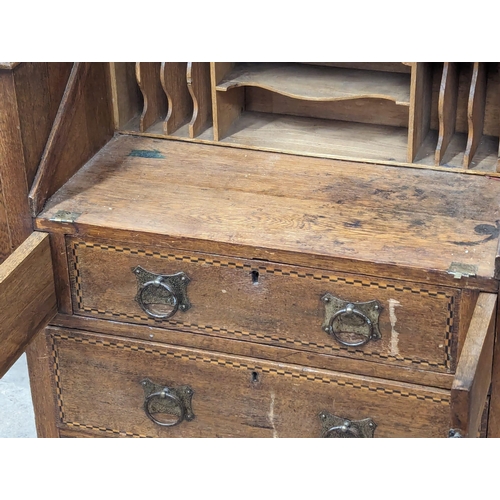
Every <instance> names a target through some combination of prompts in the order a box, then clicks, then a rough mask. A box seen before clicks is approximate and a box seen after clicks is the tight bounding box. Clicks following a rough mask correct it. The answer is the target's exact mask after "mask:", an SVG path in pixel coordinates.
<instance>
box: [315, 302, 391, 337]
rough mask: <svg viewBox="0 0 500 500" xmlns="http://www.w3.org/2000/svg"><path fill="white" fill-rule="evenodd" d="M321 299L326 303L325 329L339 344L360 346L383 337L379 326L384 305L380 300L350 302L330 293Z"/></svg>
mask: <svg viewBox="0 0 500 500" xmlns="http://www.w3.org/2000/svg"><path fill="white" fill-rule="evenodd" d="M321 299H322V301H323V302H324V304H325V320H324V322H323V330H324V331H325V332H326V333H328V334H329V335H331V336H332V337H333V338H334V339H335V340H336V341H337V342H338V343H339V344H342V345H345V346H348V347H358V346H362V345H364V344H366V343H367V342H368V341H370V340H374V339H380V338H381V337H382V336H381V334H380V330H379V326H378V320H379V316H380V312H381V311H382V307H381V305H380V304H379V302H378V301H376V300H371V301H369V302H348V301H346V300H342V299H339V298H338V297H335V296H333V295H332V294H330V293H327V294H325V295H323V297H322V298H321Z"/></svg>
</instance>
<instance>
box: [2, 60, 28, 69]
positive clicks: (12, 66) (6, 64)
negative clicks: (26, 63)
mask: <svg viewBox="0 0 500 500" xmlns="http://www.w3.org/2000/svg"><path fill="white" fill-rule="evenodd" d="M20 64H23V63H22V62H0V69H7V70H9V69H15V68H17V67H18V66H19V65H20Z"/></svg>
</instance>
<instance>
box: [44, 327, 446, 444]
mask: <svg viewBox="0 0 500 500" xmlns="http://www.w3.org/2000/svg"><path fill="white" fill-rule="evenodd" d="M51 337H52V356H53V366H54V372H55V373H56V378H55V382H56V395H57V402H58V407H59V417H60V422H61V424H64V425H66V426H68V427H76V428H80V429H88V430H95V431H100V432H107V433H111V434H115V435H122V436H130V437H154V436H148V435H145V434H135V433H131V432H128V431H124V430H117V429H111V428H108V427H104V426H99V425H93V424H84V423H82V422H72V421H69V420H68V421H67V420H66V415H65V412H64V402H63V395H64V388H63V385H62V382H61V374H60V368H59V365H60V363H59V352H58V345H57V344H58V341H69V342H75V343H78V344H86V345H93V346H96V347H98V348H99V347H100V348H107V349H111V350H114V349H121V350H125V351H130V352H132V351H135V352H143V353H147V354H152V355H155V356H160V357H166V358H171V359H177V360H179V361H181V362H195V363H207V364H214V365H218V366H223V367H227V368H230V369H236V370H247V371H259V372H261V373H269V374H272V375H275V376H282V377H289V378H292V379H296V380H308V381H310V382H316V383H322V384H332V385H336V386H339V387H350V388H352V389H359V390H364V391H369V392H377V393H380V394H387V395H390V396H398V397H404V398H408V399H414V400H420V401H429V402H432V403H437V404H441V405H445V406H448V405H449V404H450V398H449V397H448V396H441V397H439V396H430V395H428V394H418V393H416V392H411V391H406V390H402V389H401V390H400V389H390V388H387V387H378V386H376V385H374V384H369V383H361V382H352V381H349V380H343V379H336V378H334V377H330V376H327V375H325V376H319V375H315V374H312V373H302V372H300V371H295V370H293V369H292V368H290V369H279V368H272V367H269V366H262V365H259V364H256V363H245V362H236V361H232V360H229V359H222V358H218V357H217V356H216V355H210V354H211V353H206V355H201V354H198V353H196V354H195V353H192V354H189V353H181V352H176V351H171V350H169V349H168V348H166V347H165V348H157V347H156V346H155V347H146V346H144V345H138V344H134V343H129V342H115V341H111V340H104V339H100V338H94V337H86V336H83V335H78V334H73V333H72V334H62V333H51ZM145 418H146V417H145Z"/></svg>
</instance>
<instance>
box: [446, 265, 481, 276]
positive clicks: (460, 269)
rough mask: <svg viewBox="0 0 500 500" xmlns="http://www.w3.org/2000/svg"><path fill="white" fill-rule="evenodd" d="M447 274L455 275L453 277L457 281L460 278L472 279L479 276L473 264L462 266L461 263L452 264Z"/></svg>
mask: <svg viewBox="0 0 500 500" xmlns="http://www.w3.org/2000/svg"><path fill="white" fill-rule="evenodd" d="M446 272H447V273H448V274H451V275H453V277H454V278H455V279H457V280H459V279H460V278H472V277H474V276H476V274H477V266H474V265H472V264H462V263H461V262H452V263H451V265H450V267H449V268H448V271H446Z"/></svg>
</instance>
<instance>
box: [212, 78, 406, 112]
mask: <svg viewBox="0 0 500 500" xmlns="http://www.w3.org/2000/svg"><path fill="white" fill-rule="evenodd" d="M242 87H243V88H244V87H255V88H258V89H263V90H269V91H270V92H274V93H275V94H279V95H283V96H285V97H290V98H292V99H300V100H302V101H315V102H336V101H351V100H355V99H382V100H384V101H392V102H394V103H395V104H397V105H398V106H406V107H409V106H410V102H409V101H408V102H406V101H400V100H398V99H396V98H394V97H391V96H388V95H387V94H377V93H375V92H369V93H361V94H358V95H355V96H347V97H309V96H305V95H302V94H294V93H293V92H287V91H284V90H282V89H279V88H277V87H273V86H272V85H266V84H261V83H253V82H227V83H224V84H222V85H221V84H219V85H217V86H216V90H217V92H228V91H230V90H232V89H236V88H242Z"/></svg>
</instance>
